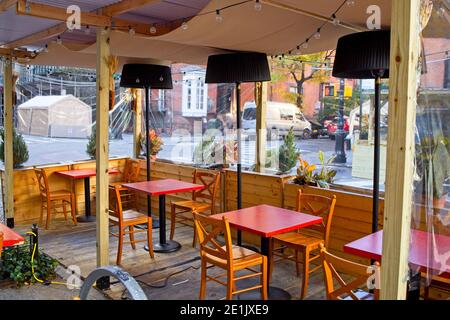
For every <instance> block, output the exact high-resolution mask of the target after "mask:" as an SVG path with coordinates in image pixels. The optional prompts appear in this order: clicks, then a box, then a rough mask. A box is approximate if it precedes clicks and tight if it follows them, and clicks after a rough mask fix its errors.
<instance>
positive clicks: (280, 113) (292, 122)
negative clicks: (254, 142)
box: [242, 101, 311, 139]
mask: <svg viewBox="0 0 450 320" xmlns="http://www.w3.org/2000/svg"><path fill="white" fill-rule="evenodd" d="M242 128H243V129H244V130H255V129H256V104H255V102H254V101H252V102H246V103H245V104H244V111H243V113H242ZM266 128H267V132H268V134H269V133H271V134H272V135H273V134H276V133H277V132H278V134H279V135H285V134H287V132H288V131H289V129H290V128H294V134H295V135H296V136H299V137H303V138H304V139H309V138H310V137H311V123H310V122H309V121H308V120H306V118H305V116H304V115H303V113H302V112H301V111H300V110H299V109H298V107H297V106H296V105H295V104H292V103H283V102H274V101H267V114H266Z"/></svg>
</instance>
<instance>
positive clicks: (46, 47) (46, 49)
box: [44, 44, 48, 52]
mask: <svg viewBox="0 0 450 320" xmlns="http://www.w3.org/2000/svg"><path fill="white" fill-rule="evenodd" d="M44 52H48V44H46V45H45V47H44Z"/></svg>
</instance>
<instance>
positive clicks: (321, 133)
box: [309, 120, 328, 139]
mask: <svg viewBox="0 0 450 320" xmlns="http://www.w3.org/2000/svg"><path fill="white" fill-rule="evenodd" d="M309 122H310V123H311V138H313V139H317V138H319V137H326V136H328V130H327V128H326V127H324V126H323V125H321V124H320V123H319V122H317V121H315V120H309Z"/></svg>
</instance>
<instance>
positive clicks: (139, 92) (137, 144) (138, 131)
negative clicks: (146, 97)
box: [133, 89, 142, 159]
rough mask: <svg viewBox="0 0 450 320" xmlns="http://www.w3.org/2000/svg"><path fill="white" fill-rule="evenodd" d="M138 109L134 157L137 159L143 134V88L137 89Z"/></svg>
mask: <svg viewBox="0 0 450 320" xmlns="http://www.w3.org/2000/svg"><path fill="white" fill-rule="evenodd" d="M134 98H135V99H136V110H134V115H133V116H134V128H133V157H134V158H135V159H137V158H138V157H139V155H140V154H141V145H140V138H141V135H142V90H141V89H137V90H136V96H135V97H134Z"/></svg>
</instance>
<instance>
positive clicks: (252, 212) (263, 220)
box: [211, 205, 322, 300]
mask: <svg viewBox="0 0 450 320" xmlns="http://www.w3.org/2000/svg"><path fill="white" fill-rule="evenodd" d="M224 216H225V217H227V219H228V222H229V223H230V226H232V227H234V228H236V229H238V230H242V231H247V232H250V233H253V234H256V235H258V236H260V237H261V253H262V254H264V255H265V256H267V258H268V259H269V257H270V254H269V241H270V238H271V237H273V236H275V235H277V234H281V233H285V232H289V231H294V230H297V229H300V228H304V227H308V226H311V225H314V224H319V223H321V222H322V217H317V216H313V215H309V214H305V213H300V212H297V211H292V210H288V209H283V208H278V207H273V206H269V205H259V206H255V207H250V208H245V209H240V210H235V211H230V212H225V213H219V214H215V215H212V216H211V217H212V218H217V219H222V217H224ZM268 268H270V261H268ZM269 274H270V272H269V270H268V272H267V277H268V278H269ZM267 283H269V279H267ZM268 291H269V292H268V294H269V299H290V298H291V296H290V294H289V293H288V292H286V291H285V290H283V289H280V288H276V287H269V290H268ZM257 295H259V293H255V292H248V293H245V294H241V295H240V296H239V297H240V298H242V297H244V296H245V299H252V300H253V299H259V297H258V296H257Z"/></svg>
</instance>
